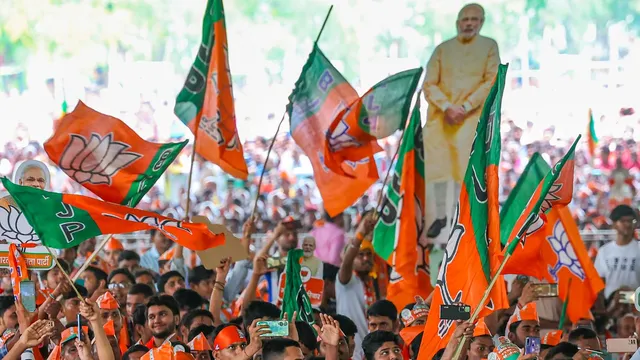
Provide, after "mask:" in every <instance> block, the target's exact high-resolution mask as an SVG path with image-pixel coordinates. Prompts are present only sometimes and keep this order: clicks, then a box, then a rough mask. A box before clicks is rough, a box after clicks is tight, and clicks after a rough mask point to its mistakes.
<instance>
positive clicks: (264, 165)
mask: <svg viewBox="0 0 640 360" xmlns="http://www.w3.org/2000/svg"><path fill="white" fill-rule="evenodd" d="M331 10H333V5H331V6H330V7H329V11H327V15H326V16H325V17H324V21H323V22H322V27H320V31H319V32H318V36H316V41H314V44H316V43H318V41H319V40H320V36H321V35H322V32H323V31H324V27H325V25H327V21H328V20H329V15H331ZM286 116H287V111H286V110H285V112H284V114H282V118H281V119H280V122H279V123H278V128H276V133H275V134H273V139H271V144H269V149H268V150H267V157H266V158H265V159H264V163H263V165H262V173H261V174H260V180H258V191H257V193H256V200H255V202H254V203H253V210H251V216H250V217H249V218H250V219H252V222H255V217H254V215H255V213H256V209H257V208H258V200H259V199H260V188H261V187H262V180H263V179H264V174H265V173H266V169H267V163H268V162H269V155H271V150H272V149H273V145H274V144H275V143H276V138H277V137H278V133H279V132H280V126H282V123H283V122H284V119H285V117H286ZM191 164H192V166H193V161H192V163H191ZM187 204H188V203H187Z"/></svg>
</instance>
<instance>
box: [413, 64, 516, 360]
mask: <svg viewBox="0 0 640 360" xmlns="http://www.w3.org/2000/svg"><path fill="white" fill-rule="evenodd" d="M506 75H507V66H506V65H500V66H499V67H498V73H497V75H496V80H495V82H494V83H493V86H492V87H491V90H490V92H489V96H488V97H487V99H486V100H485V103H484V107H483V109H482V113H481V114H480V118H479V120H478V125H477V127H476V132H475V137H474V140H473V144H472V146H471V153H470V156H469V164H468V165H467V170H466V172H465V177H464V181H463V183H462V187H461V190H460V197H459V199H458V204H457V206H456V210H455V213H454V216H453V219H452V220H453V223H452V228H451V232H450V233H449V239H448V241H447V246H446V249H445V255H444V259H443V261H442V265H441V266H440V271H439V274H438V280H437V281H436V286H435V289H434V291H433V297H432V301H431V307H430V309H431V310H430V312H429V317H428V318H427V323H426V325H425V329H424V336H423V340H422V343H421V345H420V354H419V359H432V358H433V356H434V355H435V354H436V353H437V352H438V351H439V350H440V349H442V348H444V347H446V345H447V344H448V343H449V341H450V339H451V337H452V335H453V333H454V330H455V326H453V325H454V323H455V322H454V321H451V320H446V319H441V316H440V306H441V305H454V304H466V305H469V306H470V307H471V309H472V312H473V313H474V314H475V313H477V314H478V315H479V318H482V317H484V316H486V315H489V314H490V313H492V312H494V311H495V310H498V309H504V308H508V307H509V300H508V299H507V292H506V286H505V282H504V280H503V279H501V278H499V279H497V281H496V283H495V286H494V287H493V288H492V289H491V292H490V293H489V297H488V299H487V301H486V302H483V301H482V300H483V297H484V293H485V291H486V290H487V288H488V285H489V283H490V282H491V280H492V274H493V273H494V272H495V271H496V270H497V269H498V267H499V264H500V260H501V246H500V241H499V239H500V214H499V203H498V193H499V186H498V181H499V178H498V162H499V160H500V149H501V148H500V144H501V141H500V119H501V118H500V115H501V108H502V94H503V92H504V87H505V80H506ZM428 170H429V169H426V171H428ZM500 276H501V275H500Z"/></svg>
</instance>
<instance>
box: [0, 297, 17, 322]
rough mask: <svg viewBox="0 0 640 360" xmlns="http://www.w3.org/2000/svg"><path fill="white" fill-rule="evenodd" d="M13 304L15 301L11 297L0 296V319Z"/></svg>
mask: <svg viewBox="0 0 640 360" xmlns="http://www.w3.org/2000/svg"><path fill="white" fill-rule="evenodd" d="M15 304H16V300H15V299H14V298H13V296H0V317H1V316H4V313H6V312H7V310H9V308H10V307H12V306H13V305H15Z"/></svg>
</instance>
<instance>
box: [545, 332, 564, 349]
mask: <svg viewBox="0 0 640 360" xmlns="http://www.w3.org/2000/svg"><path fill="white" fill-rule="evenodd" d="M560 342H562V330H552V331H549V332H548V333H547V334H546V335H545V336H543V337H542V339H541V341H540V343H541V344H542V345H549V346H556V345H558V344H560Z"/></svg>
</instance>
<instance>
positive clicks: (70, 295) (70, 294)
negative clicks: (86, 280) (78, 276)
mask: <svg viewBox="0 0 640 360" xmlns="http://www.w3.org/2000/svg"><path fill="white" fill-rule="evenodd" d="M73 286H75V288H76V289H77V290H78V292H79V293H80V295H82V297H83V298H86V297H88V296H89V291H88V290H87V288H86V287H84V286H82V285H80V284H77V283H74V284H73ZM77 297H78V294H77V293H76V292H75V291H74V290H69V291H67V292H66V293H65V294H64V295H62V298H63V299H64V300H69V299H75V298H77Z"/></svg>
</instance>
